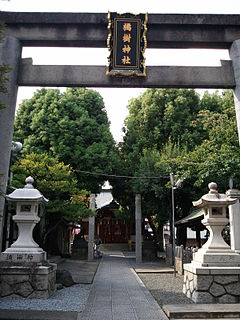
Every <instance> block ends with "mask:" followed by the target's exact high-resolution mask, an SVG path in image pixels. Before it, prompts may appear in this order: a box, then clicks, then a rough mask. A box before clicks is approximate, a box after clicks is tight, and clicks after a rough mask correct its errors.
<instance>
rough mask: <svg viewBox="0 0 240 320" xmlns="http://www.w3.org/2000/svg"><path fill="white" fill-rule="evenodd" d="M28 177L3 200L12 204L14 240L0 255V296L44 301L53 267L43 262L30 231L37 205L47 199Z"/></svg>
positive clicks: (49, 290) (43, 255)
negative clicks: (13, 205) (15, 238)
mask: <svg viewBox="0 0 240 320" xmlns="http://www.w3.org/2000/svg"><path fill="white" fill-rule="evenodd" d="M33 182H34V181H33V179H32V178H31V177H28V178H27V179H26V185H25V187H24V188H23V189H16V190H15V191H13V192H12V193H11V194H10V195H8V196H6V198H7V199H8V200H10V201H13V202H16V212H17V214H16V215H15V216H13V220H14V221H15V222H16V224H17V226H18V238H17V240H16V241H15V242H14V243H13V244H12V245H11V247H10V248H8V249H6V250H5V251H4V252H3V253H1V255H0V296H1V297H5V296H13V297H17V296H18V297H21V298H48V297H50V296H51V295H52V294H53V292H54V291H55V283H56V269H57V266H56V265H55V264H50V263H48V262H47V260H46V252H45V251H43V249H41V248H40V247H39V245H38V244H37V243H36V242H35V241H34V240H33V237H32V232H33V229H34V227H35V225H36V224H37V223H38V222H39V220H40V219H39V217H38V205H39V203H41V202H46V201H47V200H46V199H45V198H44V197H43V195H42V194H41V193H40V192H39V191H38V190H37V189H35V188H34V187H33V185H32V184H33Z"/></svg>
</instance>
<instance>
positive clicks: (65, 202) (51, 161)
mask: <svg viewBox="0 0 240 320" xmlns="http://www.w3.org/2000/svg"><path fill="white" fill-rule="evenodd" d="M11 169H12V172H13V174H14V175H13V177H14V178H13V181H12V185H13V186H14V187H15V188H22V187H23V185H24V184H25V183H24V181H25V179H26V177H27V176H28V175H30V176H32V177H33V178H34V181H35V187H36V188H38V190H39V191H40V192H41V193H42V194H43V195H44V196H45V197H46V198H48V199H49V203H48V204H47V207H46V208H47V212H48V213H50V214H58V215H59V216H60V217H61V216H62V217H64V218H65V219H67V220H69V221H71V222H76V221H79V220H80V219H82V218H86V217H88V216H89V215H91V214H92V211H91V210H90V209H89V208H88V195H89V193H88V192H87V191H86V190H79V189H78V186H77V179H76V176H75V174H74V173H73V172H72V170H71V168H70V166H69V165H65V164H64V163H63V162H59V161H58V160H57V159H56V158H53V157H49V156H48V155H47V154H44V153H43V154H36V153H31V154H28V155H27V156H26V157H25V158H23V159H21V160H19V161H17V162H16V163H15V164H14V165H13V166H12V168H11Z"/></svg>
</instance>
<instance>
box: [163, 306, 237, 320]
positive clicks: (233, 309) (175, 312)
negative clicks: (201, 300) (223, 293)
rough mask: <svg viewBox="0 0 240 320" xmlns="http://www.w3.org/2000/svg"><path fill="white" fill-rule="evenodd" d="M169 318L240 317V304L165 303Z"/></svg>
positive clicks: (164, 307) (164, 308) (164, 309)
mask: <svg viewBox="0 0 240 320" xmlns="http://www.w3.org/2000/svg"><path fill="white" fill-rule="evenodd" d="M163 311H164V312H165V313H166V315H167V317H168V318H169V319H178V320H180V319H192V320H196V319H218V320H219V319H225V320H226V319H240V304H188V305H186V304H185V305H182V304H172V305H164V306H163Z"/></svg>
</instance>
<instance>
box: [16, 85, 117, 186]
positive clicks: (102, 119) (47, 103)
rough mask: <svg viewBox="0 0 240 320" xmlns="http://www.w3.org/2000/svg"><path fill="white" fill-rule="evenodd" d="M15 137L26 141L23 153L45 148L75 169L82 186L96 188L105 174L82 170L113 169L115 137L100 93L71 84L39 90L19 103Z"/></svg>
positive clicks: (109, 171)
mask: <svg viewBox="0 0 240 320" xmlns="http://www.w3.org/2000/svg"><path fill="white" fill-rule="evenodd" d="M14 139H16V140H17V141H21V142H22V143H23V154H28V153H31V152H34V153H42V152H45V153H47V154H48V155H50V156H54V157H57V158H58V159H59V160H60V161H63V162H64V163H65V164H70V165H71V167H72V168H73V169H74V170H75V172H76V176H77V179H78V186H79V188H80V189H83V188H84V189H87V190H89V191H91V192H97V191H98V190H99V186H100V184H103V182H104V177H103V176H101V175H99V176H98V177H96V176H94V177H92V176H91V175H86V174H83V173H81V172H80V171H89V172H97V173H99V174H101V173H105V172H108V173H111V170H112V167H113V162H114V161H115V149H114V140H113V138H112V135H111V133H110V130H109V122H108V119H107V114H106V111H105V109H104V103H103V99H102V97H101V96H100V94H99V93H97V92H96V91H94V90H88V89H74V88H71V89H70V88H69V89H67V90H66V92H63V93H61V92H60V91H59V90H58V89H48V90H47V89H41V90H38V91H37V92H36V93H35V94H34V96H33V97H32V98H31V99H28V100H24V101H23V102H22V104H21V105H20V106H19V109H18V113H17V117H16V121H15V133H14Z"/></svg>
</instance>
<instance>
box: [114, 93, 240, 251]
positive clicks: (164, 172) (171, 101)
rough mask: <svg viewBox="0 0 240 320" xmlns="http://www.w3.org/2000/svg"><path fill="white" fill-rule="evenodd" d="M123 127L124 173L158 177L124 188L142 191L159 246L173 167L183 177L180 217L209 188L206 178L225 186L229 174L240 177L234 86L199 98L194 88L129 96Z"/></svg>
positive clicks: (179, 194) (178, 199)
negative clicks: (231, 88) (136, 96)
mask: <svg viewBox="0 0 240 320" xmlns="http://www.w3.org/2000/svg"><path fill="white" fill-rule="evenodd" d="M124 130H125V132H126V136H125V138H124V141H123V143H122V145H121V146H120V155H121V159H122V161H123V163H124V165H123V167H124V171H123V172H124V174H125V175H127V174H131V175H134V176H139V177H140V176H155V177H159V178H158V179H136V180H134V182H133V183H131V182H130V183H128V184H126V185H125V187H126V193H127V194H131V193H132V196H133V195H134V193H135V192H140V193H141V194H142V198H143V214H144V215H145V216H147V217H148V220H149V221H150V224H151V226H152V229H153V231H154V233H155V241H156V243H158V244H159V245H160V246H161V239H160V238H159V237H158V234H159V232H160V230H161V228H162V224H163V223H165V222H166V221H167V220H168V219H169V216H170V212H171V193H170V189H171V185H170V182H169V174H170V172H173V173H175V174H176V175H179V176H181V177H183V178H185V182H184V188H182V189H180V190H177V192H176V193H175V194H176V203H177V210H176V211H177V212H176V215H177V219H179V218H181V217H183V216H186V215H187V214H188V213H189V210H190V207H191V206H192V203H191V202H192V200H196V199H197V198H198V197H199V196H201V195H202V194H203V192H205V191H207V190H206V187H207V183H208V182H210V181H211V180H213V181H216V182H218V183H219V184H220V186H221V187H223V185H224V187H225V190H226V186H227V184H226V183H227V180H228V179H229V177H230V176H235V177H237V176H238V172H239V170H238V168H239V159H240V157H239V146H238V139H237V130H236V121H235V112H234V104H233V96H232V92H231V91H224V92H223V93H222V94H219V93H218V92H215V93H213V94H209V93H207V92H206V93H205V94H204V96H203V97H202V99H200V98H199V95H198V94H196V93H195V91H194V90H165V89H161V90H147V91H146V92H145V93H144V94H143V95H142V96H140V97H139V98H137V99H135V100H132V101H131V103H130V105H129V117H128V118H127V120H126V128H125V129H124ZM123 187H124V185H123ZM126 199H127V198H126ZM119 201H120V200H119ZM160 233H161V232H160Z"/></svg>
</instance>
